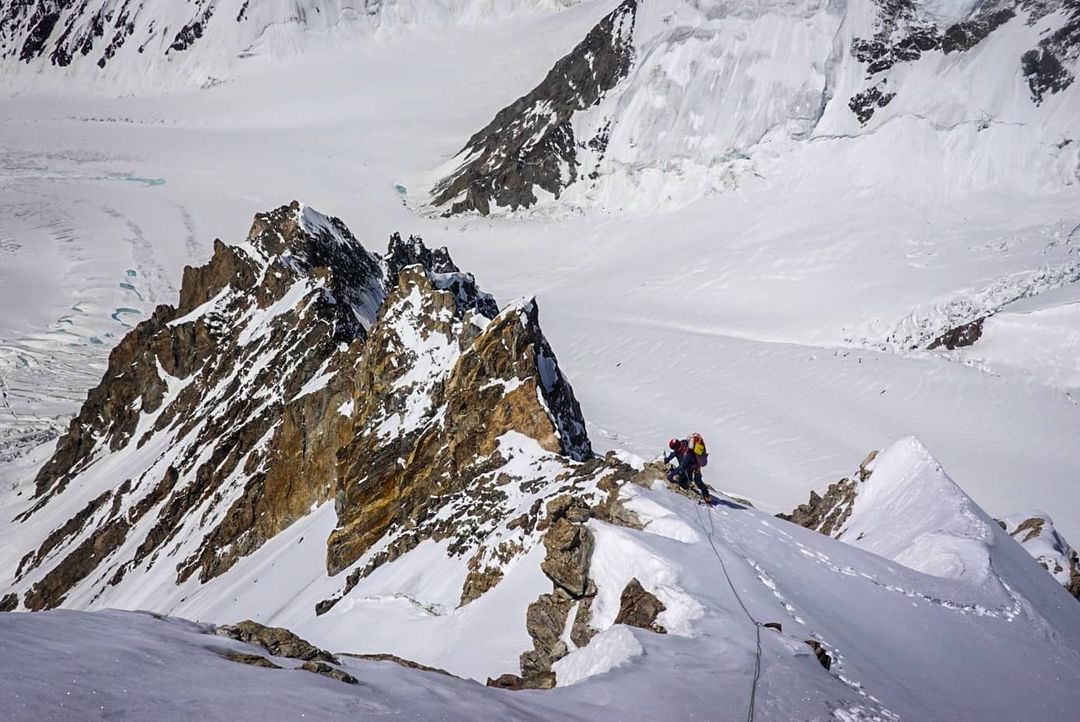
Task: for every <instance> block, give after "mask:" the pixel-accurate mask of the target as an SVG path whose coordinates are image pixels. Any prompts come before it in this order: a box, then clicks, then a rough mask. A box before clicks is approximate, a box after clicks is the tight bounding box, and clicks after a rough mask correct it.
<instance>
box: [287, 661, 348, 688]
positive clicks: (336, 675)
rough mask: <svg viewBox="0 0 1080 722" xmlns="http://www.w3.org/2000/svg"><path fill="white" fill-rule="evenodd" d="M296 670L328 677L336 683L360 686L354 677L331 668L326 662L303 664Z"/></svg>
mask: <svg viewBox="0 0 1080 722" xmlns="http://www.w3.org/2000/svg"><path fill="white" fill-rule="evenodd" d="M297 669H302V670H304V671H305V672H311V673H313V674H320V675H322V676H323V677H329V678H330V679H335V680H337V681H338V682H344V683H345V684H360V681H359V680H358V679H356V677H354V676H352V675H351V674H349V673H348V672H344V671H342V670H340V669H338V668H337V667H331V666H330V665H329V664H327V663H326V662H304V663H303V664H301V665H300V666H299V667H297Z"/></svg>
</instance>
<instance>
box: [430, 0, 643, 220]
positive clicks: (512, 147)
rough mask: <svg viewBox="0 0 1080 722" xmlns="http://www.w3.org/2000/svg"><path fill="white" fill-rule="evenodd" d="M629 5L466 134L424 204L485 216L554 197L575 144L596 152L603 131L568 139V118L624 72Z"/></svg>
mask: <svg viewBox="0 0 1080 722" xmlns="http://www.w3.org/2000/svg"><path fill="white" fill-rule="evenodd" d="M637 8H638V1H637V0H623V2H622V3H620V4H619V6H618V7H616V8H615V9H614V10H613V11H611V13H609V14H608V15H606V16H605V17H604V18H603V19H602V20H601V21H600V22H599V23H597V25H596V26H595V27H594V28H593V29H592V30H591V31H589V33H588V34H587V35H586V36H585V39H584V40H582V41H581V42H580V43H579V44H578V45H577V47H575V48H574V49H573V50H572V51H570V53H568V54H567V55H565V56H564V57H563V58H561V59H560V60H559V61H558V62H556V63H555V65H554V66H553V67H552V69H551V71H550V72H549V73H548V74H547V76H546V77H545V78H544V80H543V81H542V82H541V83H540V84H539V85H538V86H536V87H535V88H533V90H532V91H530V92H529V93H528V94H526V95H524V96H522V97H520V98H518V99H517V100H516V101H514V102H513V103H511V104H510V105H508V106H507V107H505V108H503V109H502V110H500V111H499V112H498V113H497V114H496V115H495V117H494V119H492V121H491V122H490V123H488V125H487V126H485V127H484V128H482V129H481V130H479V131H478V132H477V133H476V134H474V135H473V136H472V137H471V138H470V139H469V140H468V142H467V143H466V144H465V147H464V148H462V149H461V150H460V151H459V152H458V154H457V156H455V160H454V163H455V164H456V167H455V168H454V169H453V170H452V171H450V172H449V173H448V174H447V175H446V176H445V177H443V178H442V179H441V180H439V181H438V182H437V183H436V184H435V186H434V187H433V188H432V189H431V197H432V201H431V202H432V204H433V205H434V206H435V207H436V208H439V209H442V212H443V214H444V215H456V214H458V213H466V212H477V213H480V214H481V215H488V214H489V213H490V212H492V211H493V210H495V209H496V207H500V208H508V209H510V210H517V209H519V208H529V207H530V206H532V205H533V204H535V203H536V202H537V199H538V198H537V191H543V192H545V193H548V194H550V195H552V196H554V197H556V198H558V197H559V195H560V194H561V193H562V191H563V189H565V188H566V187H567V186H569V185H570V184H572V183H574V182H575V181H576V180H577V179H578V175H579V172H580V171H579V166H580V165H581V163H580V162H579V159H578V156H579V153H580V151H581V149H583V148H585V147H588V148H591V149H592V150H593V151H594V152H596V153H599V154H600V155H602V154H603V150H604V146H605V145H606V135H605V133H604V132H603V131H602V130H601V131H600V132H599V133H598V134H597V135H596V136H595V137H592V138H584V139H578V138H575V136H574V126H573V123H572V120H573V117H574V115H575V114H576V113H578V112H580V111H583V110H585V109H587V108H590V107H591V106H594V105H596V104H598V103H599V102H600V101H601V100H602V99H603V98H604V95H605V94H606V93H607V92H608V91H610V90H611V89H612V88H614V87H615V86H616V85H617V84H618V83H619V82H620V81H621V80H622V79H623V78H625V77H626V76H627V74H628V73H629V72H630V67H631V64H632V63H633V60H634V48H633V43H632V38H633V30H634V22H635V19H636V16H637ZM579 146H580V148H579ZM458 159H460V160H458Z"/></svg>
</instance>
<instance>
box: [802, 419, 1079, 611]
mask: <svg viewBox="0 0 1080 722" xmlns="http://www.w3.org/2000/svg"><path fill="white" fill-rule="evenodd" d="M784 518H787V519H790V520H792V521H795V522H796V523H798V524H800V525H802V526H806V527H808V528H811V529H814V530H815V531H818V532H821V533H823V534H826V535H828V536H831V537H834V538H836V539H839V540H841V541H844V542H846V543H848V544H851V545H852V546H855V547H858V548H860V549H864V550H866V551H869V552H872V553H874V554H878V555H880V556H883V557H886V558H888V559H891V560H893V561H895V562H897V563H898V564H902V565H904V566H906V567H909V568H911V569H914V570H917V571H919V572H922V573H924V574H928V575H932V576H935V577H941V578H945V579H956V580H959V581H964V582H967V583H969V584H971V585H973V586H975V587H979V588H983V589H995V590H997V592H996V593H997V595H998V596H999V598H1000V599H1001V602H1000V603H999V605H998V607H997V608H996V609H993V608H989V607H980V608H979V610H978V612H979V613H980V614H985V615H987V616H995V617H1005V618H1011V617H1013V616H1015V615H1016V614H1018V613H1019V606H1018V604H1019V602H1018V600H1017V598H1016V594H1015V592H1016V590H1017V589H1018V587H1017V585H1018V584H1027V583H1029V581H1028V579H1029V578H1030V575H1031V572H1032V569H1033V567H1032V566H1031V565H1030V564H1029V563H1028V562H1029V561H1030V560H1029V559H1028V558H1027V556H1030V557H1034V558H1035V559H1036V561H1038V563H1039V565H1040V566H1042V567H1043V568H1044V569H1045V570H1047V571H1049V572H1050V573H1051V575H1052V576H1053V577H1054V579H1055V580H1057V581H1058V583H1060V584H1061V586H1063V587H1065V588H1066V589H1068V590H1069V591H1070V592H1073V589H1074V588H1075V579H1074V574H1073V570H1074V569H1075V568H1076V564H1075V563H1074V561H1073V556H1074V552H1073V551H1072V549H1071V547H1070V546H1069V545H1068V543H1067V542H1065V540H1064V539H1063V538H1062V537H1061V536H1060V535H1059V534H1058V533H1057V531H1056V530H1055V529H1054V528H1053V523H1052V522H1051V521H1050V520H1049V518H1048V517H1046V516H1045V514H1042V513H1036V512H1031V513H1027V514H1014V515H1010V516H1008V517H1006V520H1005V521H996V520H994V519H992V518H991V517H990V516H989V515H987V514H986V512H984V511H983V510H982V509H981V508H979V506H978V505H977V504H975V502H974V501H972V499H971V498H970V497H969V496H968V495H967V494H965V493H964V492H963V491H962V490H961V489H960V488H959V487H958V486H957V485H956V483H955V482H954V481H953V480H952V479H950V478H949V476H948V475H947V474H946V473H945V471H944V469H942V467H941V464H940V463H939V462H938V461H937V460H936V459H934V457H933V456H931V454H930V452H929V451H928V450H927V449H926V447H925V446H923V445H922V444H921V443H920V442H919V441H918V440H917V439H915V438H914V437H909V438H906V439H903V440H901V441H898V442H896V443H895V444H893V445H892V446H890V447H889V448H887V449H886V450H884V451H883V452H881V453H880V454H877V453H875V454H871V455H870V456H869V457H868V459H867V461H865V462H864V463H863V465H862V466H861V467H860V470H859V473H858V474H856V475H854V476H853V477H852V478H851V479H843V480H842V481H840V482H838V483H837V484H834V485H832V486H831V487H830V488H829V490H828V491H827V492H826V493H825V495H824V496H818V495H817V494H816V493H814V494H811V499H810V502H809V504H805V505H803V506H801V507H799V509H797V510H796V511H795V512H794V513H793V514H792V515H791V516H785V517H784ZM1013 539H1015V540H1016V541H1018V542H1020V545H1017V544H1014V543H1012V540H1013ZM1021 547H1022V548H1021ZM1025 550H1026V552H1027V554H1026V555H1025V554H1024V553H1023V552H1024V551H1025ZM1021 580H1024V581H1021ZM1019 588H1023V587H1019ZM1002 592H1004V594H1002ZM1073 593H1074V592H1073ZM1074 594H1075V593H1074ZM973 609H974V607H973Z"/></svg>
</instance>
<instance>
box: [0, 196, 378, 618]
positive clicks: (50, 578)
mask: <svg viewBox="0 0 1080 722" xmlns="http://www.w3.org/2000/svg"><path fill="white" fill-rule="evenodd" d="M384 296H385V289H384V286H383V271H382V267H381V265H380V263H379V261H378V259H377V258H376V257H375V256H372V255H371V254H369V253H368V252H367V251H366V250H364V248H363V247H362V246H361V245H360V244H359V243H358V242H357V241H356V239H355V238H353V237H352V235H351V234H350V233H349V232H348V230H347V229H346V228H345V227H344V225H343V224H341V222H340V221H338V220H336V219H330V218H327V217H325V216H322V215H321V214H318V213H316V212H315V211H313V210H311V209H310V208H306V207H304V206H301V205H300V204H298V203H293V204H292V205H290V206H286V207H282V208H279V209H277V210H275V211H271V212H269V213H264V214H259V215H258V216H256V219H255V222H254V224H253V225H252V228H251V231H250V233H249V234H248V237H247V240H246V241H245V242H244V243H243V244H241V245H238V246H227V245H225V244H224V243H221V242H220V241H218V242H216V243H215V249H214V255H213V257H212V258H211V260H210V262H209V263H208V264H206V265H205V266H203V267H200V268H187V269H185V272H184V279H183V284H182V288H181V292H180V302H179V304H178V306H176V307H175V308H174V307H171V306H164V305H163V306H159V307H158V308H157V310H156V311H155V312H154V314H153V315H152V316H151V317H150V318H149V319H148V320H146V321H144V322H142V323H140V324H139V325H138V326H137V327H136V328H135V329H133V330H132V332H131V333H129V334H128V335H127V336H126V337H125V338H124V339H123V340H122V341H121V342H120V343H119V344H118V345H117V347H116V348H115V349H114V350H113V352H112V353H111V354H110V358H109V370H108V371H107V372H106V374H105V376H104V378H103V379H102V382H101V383H100V384H99V385H98V386H97V387H96V388H95V389H93V390H91V391H90V393H89V394H88V396H87V401H86V402H85V403H84V405H83V407H82V409H81V410H80V412H79V414H78V416H76V417H75V419H73V420H72V422H71V425H70V427H69V429H68V432H67V434H66V435H65V436H63V437H62V438H61V439H60V440H59V442H58V444H57V449H56V452H55V453H54V454H53V456H52V457H51V458H50V460H49V461H48V462H47V463H46V464H45V465H44V466H43V467H42V469H41V471H40V472H39V474H38V476H37V478H36V482H35V486H36V503H35V504H34V505H33V506H32V507H31V508H30V509H28V510H27V511H26V512H25V513H23V514H22V515H21V516H20V520H22V521H26V520H27V519H29V518H31V517H33V516H34V515H35V514H36V513H37V512H39V511H40V509H42V508H43V507H44V506H45V505H46V504H49V503H51V502H53V500H54V499H56V498H57V497H58V496H61V495H63V493H64V492H65V490H66V489H67V487H68V485H69V483H70V482H71V481H72V479H74V478H76V477H79V478H80V480H82V481H83V482H85V485H87V486H89V487H92V488H100V489H101V493H100V495H99V496H98V497H96V498H95V500H94V501H92V502H90V503H89V504H87V506H85V507H84V508H83V509H82V510H81V511H80V512H79V513H78V514H76V515H75V516H73V517H72V518H71V519H70V520H69V521H68V522H66V523H65V524H64V525H62V526H61V527H59V528H58V529H56V530H55V531H54V532H52V533H51V534H50V535H49V536H48V537H47V538H46V539H45V540H44V542H43V543H42V544H41V545H40V547H39V548H38V549H37V550H36V551H35V552H33V553H32V554H30V555H28V557H27V558H24V560H23V563H22V564H21V565H20V569H19V576H18V579H19V580H20V581H21V580H23V579H31V578H33V577H37V578H36V579H35V580H34V582H33V585H32V587H31V588H30V590H29V592H28V593H27V595H26V599H25V600H24V604H25V605H26V607H27V608H29V609H43V608H46V607H51V606H56V605H57V604H59V603H60V602H62V601H63V600H64V599H65V597H66V595H67V594H68V592H69V591H70V590H71V588H72V587H73V586H74V585H76V584H77V583H79V582H80V581H82V580H83V579H85V578H87V577H88V576H91V574H93V575H95V576H96V577H97V584H98V585H100V586H101V587H104V586H105V585H115V584H118V583H120V582H121V581H122V580H123V578H124V577H125V575H126V574H127V573H129V572H130V571H131V570H132V569H134V568H137V567H140V566H142V567H146V566H149V565H151V564H153V563H154V562H155V561H157V560H158V559H159V557H160V556H161V554H162V550H163V547H164V546H165V545H166V544H171V547H170V551H169V552H168V553H167V556H169V557H171V560H170V561H171V563H173V564H175V566H176V569H177V580H178V581H183V580H184V579H186V578H188V577H190V576H192V575H197V576H198V578H199V579H200V580H202V581H206V580H208V579H210V578H213V577H214V576H217V575H218V574H220V573H222V572H224V571H226V570H227V569H229V568H230V567H231V565H232V564H233V563H235V562H236V560H238V559H239V558H241V557H243V556H244V555H246V554H248V553H250V552H251V551H253V550H255V549H257V548H258V547H259V546H260V545H261V544H262V543H263V542H265V541H266V540H267V539H269V538H271V537H272V536H274V535H275V534H276V533H277V532H279V531H280V530H281V529H283V528H285V527H287V526H288V525H289V524H291V523H292V522H293V521H295V520H296V519H297V518H300V517H301V516H304V515H306V514H307V513H308V512H309V511H310V509H311V508H312V506H313V505H318V504H321V503H323V502H325V501H327V500H328V499H329V498H331V495H332V493H333V481H334V478H333V473H334V464H335V463H336V457H335V453H336V451H337V449H338V448H339V447H340V446H341V444H342V443H343V441H342V438H341V434H342V433H343V432H344V431H345V430H346V429H345V426H344V425H343V424H342V421H341V417H340V416H339V415H338V414H336V413H334V409H335V408H336V406H334V405H333V403H334V401H335V396H334V393H332V392H328V393H322V394H317V395H316V394H311V393H310V391H311V390H314V389H312V386H313V385H315V384H317V383H318V382H319V380H320V379H321V378H323V377H324V376H325V371H326V369H327V368H329V367H330V366H331V365H332V364H331V357H333V356H336V355H340V354H341V353H342V352H341V349H342V347H345V346H346V345H347V344H348V343H350V342H357V343H359V342H361V341H362V340H363V339H364V337H365V335H366V329H367V327H368V326H369V325H370V324H371V322H372V320H373V319H374V316H375V313H376V310H377V309H378V307H379V305H380V304H381V302H382V299H383V297H384ZM320 374H322V375H320ZM103 460H107V461H108V464H116V468H121V469H124V470H125V472H126V474H127V476H126V478H124V477H121V478H116V477H115V476H113V475H112V473H111V472H108V471H107V467H108V464H106V462H105V461H103ZM65 498H66V497H65ZM129 539H135V540H137V544H136V543H129ZM122 546H123V547H124V548H125V553H124V554H123V555H119V554H116V552H118V550H120V548H121V547H122ZM47 557H53V558H52V559H51V561H52V564H51V568H49V569H48V570H47V572H45V573H44V574H41V571H42V569H41V568H40V567H41V566H42V563H43V562H44V561H45V559H46V558H47ZM55 557H59V559H58V560H57V559H56V558H55Z"/></svg>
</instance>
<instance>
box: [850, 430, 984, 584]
mask: <svg viewBox="0 0 1080 722" xmlns="http://www.w3.org/2000/svg"><path fill="white" fill-rule="evenodd" d="M869 470H870V471H871V472H872V473H871V475H870V477H869V478H868V479H867V481H865V482H863V483H862V484H861V485H860V487H859V490H858V496H857V497H856V499H855V503H854V506H853V508H852V512H851V515H850V516H849V517H848V519H847V521H846V522H844V523H843V524H842V525H841V526H839V527H838V528H836V529H834V530H833V535H834V536H835V537H836V538H837V539H841V540H843V541H846V542H848V543H850V544H853V545H855V546H858V547H860V548H862V549H866V550H867V551H871V552H873V553H875V554H879V555H881V556H883V557H887V558H889V559H892V560H894V561H896V562H899V563H900V564H903V565H904V566H907V567H910V568H912V569H916V570H918V571H921V572H924V573H926V574H932V575H934V576H939V577H946V578H950V579H966V580H968V581H971V582H974V583H981V582H983V581H985V580H986V578H987V576H988V575H989V573H990V547H991V546H992V545H993V543H994V529H995V528H996V527H997V525H996V524H995V523H994V521H993V520H992V519H990V518H988V517H987V516H986V514H984V513H982V512H981V510H979V509H978V508H977V507H976V506H975V503H974V502H973V501H971V499H970V498H969V497H968V496H967V495H966V494H965V493H964V492H963V491H961V490H960V488H959V487H958V486H956V484H955V483H954V482H953V481H952V480H951V479H950V478H949V477H948V476H947V475H946V474H945V472H944V470H943V469H942V468H941V465H940V464H939V463H938V462H937V461H936V460H935V459H934V458H933V457H932V456H931V455H930V452H929V451H927V449H926V447H924V446H923V445H922V444H920V443H919V442H918V441H917V440H916V439H914V438H908V439H904V440H903V441H900V442H897V443H896V444H894V445H893V446H890V447H889V448H888V449H886V450H885V451H884V452H882V453H881V454H880V455H878V457H877V459H875V460H874V461H873V462H872V465H871V466H869Z"/></svg>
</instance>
